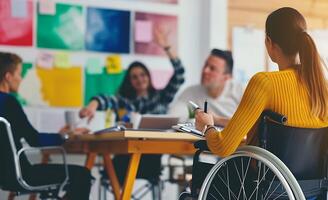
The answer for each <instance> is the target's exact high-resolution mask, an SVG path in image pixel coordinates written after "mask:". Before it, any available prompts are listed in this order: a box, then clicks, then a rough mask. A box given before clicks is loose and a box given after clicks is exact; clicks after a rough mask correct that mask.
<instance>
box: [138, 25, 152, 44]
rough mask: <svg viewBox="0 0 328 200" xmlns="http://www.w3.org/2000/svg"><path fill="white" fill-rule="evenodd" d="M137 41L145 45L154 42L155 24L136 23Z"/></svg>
mask: <svg viewBox="0 0 328 200" xmlns="http://www.w3.org/2000/svg"><path fill="white" fill-rule="evenodd" d="M135 40H136V42H144V43H148V42H152V41H153V24H152V22H151V21H146V20H137V21H136V22H135Z"/></svg>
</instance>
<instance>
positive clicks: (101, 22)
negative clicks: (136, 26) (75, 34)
mask: <svg viewBox="0 0 328 200" xmlns="http://www.w3.org/2000/svg"><path fill="white" fill-rule="evenodd" d="M86 30H87V31H86V49H87V50H91V51H101V52H113V53H129V52H130V12H129V11H121V10H112V9H100V8H88V10H87V29H86Z"/></svg>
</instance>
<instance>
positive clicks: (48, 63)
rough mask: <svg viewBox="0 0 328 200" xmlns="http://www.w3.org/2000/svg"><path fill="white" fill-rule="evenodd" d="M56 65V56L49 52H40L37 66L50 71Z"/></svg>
mask: <svg viewBox="0 0 328 200" xmlns="http://www.w3.org/2000/svg"><path fill="white" fill-rule="evenodd" d="M53 64H54V56H53V55H52V54H51V53H48V52H40V53H39V55H38V57H37V66H38V67H42V68H46V69H50V68H52V67H53Z"/></svg>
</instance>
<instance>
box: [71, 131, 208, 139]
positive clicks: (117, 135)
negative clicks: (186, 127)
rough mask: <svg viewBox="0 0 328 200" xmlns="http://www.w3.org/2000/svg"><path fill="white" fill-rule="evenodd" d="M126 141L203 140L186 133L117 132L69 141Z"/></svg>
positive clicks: (73, 137)
mask: <svg viewBox="0 0 328 200" xmlns="http://www.w3.org/2000/svg"><path fill="white" fill-rule="evenodd" d="M126 139H145V140H157V139H158V140H185V141H197V140H201V139H202V138H200V137H198V136H195V135H192V134H189V133H184V132H173V131H170V132H164V131H139V130H126V131H116V132H108V133H102V134H85V135H72V136H70V139H69V140H73V141H99V140H102V141H104V140H126Z"/></svg>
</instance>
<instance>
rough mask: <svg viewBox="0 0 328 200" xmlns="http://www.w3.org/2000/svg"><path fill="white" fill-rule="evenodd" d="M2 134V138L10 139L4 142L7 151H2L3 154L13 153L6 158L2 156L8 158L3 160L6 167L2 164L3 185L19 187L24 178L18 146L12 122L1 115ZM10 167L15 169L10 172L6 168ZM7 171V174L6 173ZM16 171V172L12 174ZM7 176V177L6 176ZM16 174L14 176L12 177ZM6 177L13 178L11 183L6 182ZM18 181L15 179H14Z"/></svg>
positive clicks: (0, 129)
mask: <svg viewBox="0 0 328 200" xmlns="http://www.w3.org/2000/svg"><path fill="white" fill-rule="evenodd" d="M0 134H1V137H0V138H1V139H2V140H5V139H7V140H8V141H3V144H5V149H6V151H5V152H1V153H2V154H11V155H6V156H5V157H6V158H1V159H6V160H5V161H2V164H1V165H6V166H5V168H4V169H3V167H4V166H1V167H0V168H1V170H3V171H1V172H0V174H1V177H0V178H1V179H3V180H1V182H0V184H1V187H4V188H7V187H17V186H18V185H19V182H20V181H21V180H22V173H21V165H20V161H19V156H18V151H17V148H16V144H15V140H14V136H13V133H12V129H11V125H10V123H9V122H8V121H7V120H6V119H5V118H3V117H0ZM8 162H12V163H8ZM8 167H14V169H10V172H8V171H7V170H8V169H6V168H8ZM4 173H5V174H4ZM12 173H14V174H12ZM4 176H6V177H4ZM12 176H14V177H12ZM6 179H11V180H10V184H9V185H8V184H6ZM13 179H14V180H16V181H14V180H13Z"/></svg>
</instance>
